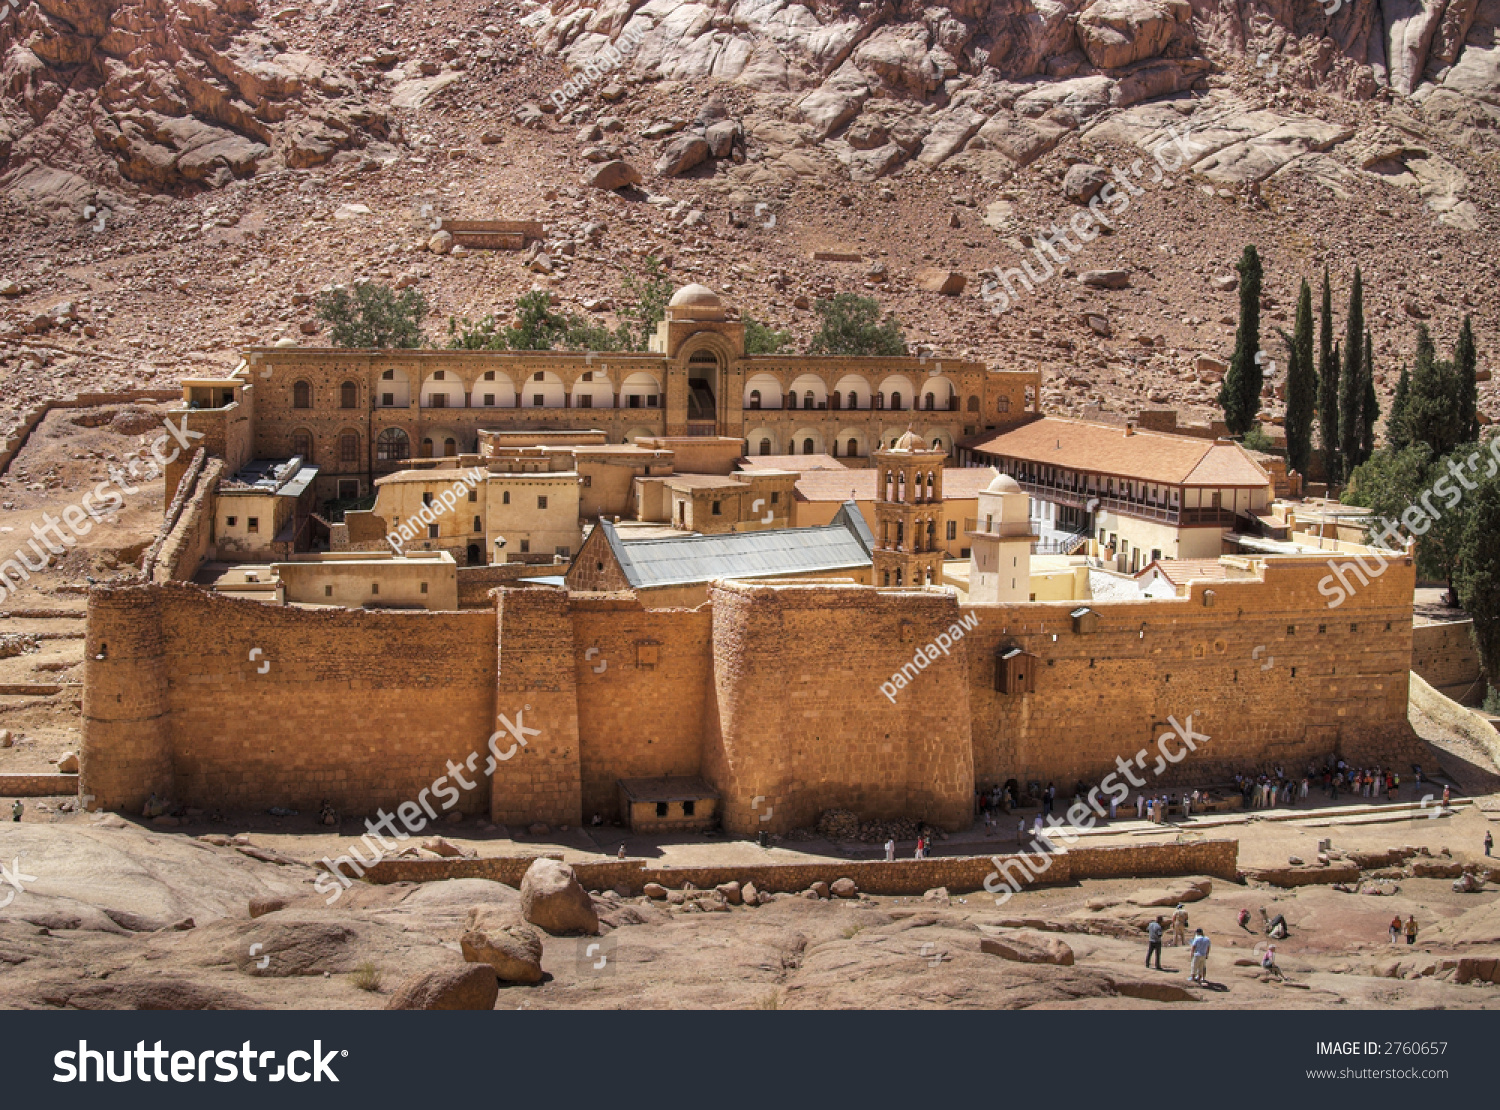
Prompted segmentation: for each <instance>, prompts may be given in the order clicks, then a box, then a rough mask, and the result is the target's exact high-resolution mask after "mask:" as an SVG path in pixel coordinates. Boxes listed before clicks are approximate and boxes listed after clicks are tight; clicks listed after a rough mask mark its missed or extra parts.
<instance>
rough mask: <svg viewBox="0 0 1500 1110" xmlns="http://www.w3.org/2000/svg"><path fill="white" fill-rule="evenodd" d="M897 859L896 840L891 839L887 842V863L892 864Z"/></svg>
mask: <svg viewBox="0 0 1500 1110" xmlns="http://www.w3.org/2000/svg"><path fill="white" fill-rule="evenodd" d="M895 859H896V839H895V837H891V838H889V839H887V840H886V842H885V862H886V863H892V862H894V861H895Z"/></svg>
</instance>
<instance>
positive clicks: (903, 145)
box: [0, 0, 1500, 433]
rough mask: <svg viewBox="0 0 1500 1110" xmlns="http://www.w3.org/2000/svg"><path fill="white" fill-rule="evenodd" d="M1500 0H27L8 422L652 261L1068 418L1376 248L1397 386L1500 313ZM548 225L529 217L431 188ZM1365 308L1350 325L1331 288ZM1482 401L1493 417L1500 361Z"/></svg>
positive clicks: (1175, 370)
mask: <svg viewBox="0 0 1500 1110" xmlns="http://www.w3.org/2000/svg"><path fill="white" fill-rule="evenodd" d="M1497 25H1500V0H1427V2H1425V3H1423V2H1418V0H1321V2H1318V3H1296V4H1293V3H1291V2H1290V0H1253V2H1250V3H1243V4H1235V5H1230V4H1210V3H1206V2H1204V0H1193V2H1189V0H1093V2H1092V3H1089V2H1087V0H957V2H955V3H954V4H952V5H950V6H947V7H941V8H940V7H936V6H925V7H924V6H920V5H915V4H909V3H902V4H896V3H891V2H889V0H888V2H885V3H880V4H876V3H872V2H863V3H855V2H852V0H847V2H835V3H827V2H824V3H813V4H789V3H786V2H785V0H740V2H737V3H732V2H729V0H711V2H697V3H685V2H681V0H649V2H644V3H642V2H639V0H604V2H603V3H600V4H598V5H597V6H590V5H586V4H582V3H580V2H578V0H559V2H557V3H554V4H552V5H550V6H545V7H544V6H540V5H538V4H536V3H534V2H532V0H519V2H512V0H493V2H491V0H434V2H433V3H431V4H427V5H424V6H421V7H418V6H415V5H403V4H396V3H392V2H390V0H324V2H322V3H319V4H315V5H309V6H305V7H291V6H286V7H278V6H276V5H275V4H274V3H271V4H267V5H264V6H258V5H257V4H256V3H255V2H254V0H232V2H229V3H223V4H209V3H206V2H195V0H26V2H25V3H24V4H21V5H19V6H18V5H17V4H16V0H11V3H10V4H9V5H6V7H5V14H4V15H3V16H0V80H3V85H0V88H3V90H4V91H3V93H0V228H3V230H4V231H5V234H4V236H3V237H0V410H3V411H0V433H3V432H4V431H6V430H7V429H8V428H9V427H10V426H11V425H12V424H13V423H15V421H16V420H17V419H18V418H19V414H20V413H22V412H24V411H25V410H26V409H27V408H28V407H30V406H32V405H34V404H35V402H36V401H38V400H40V399H42V398H45V397H47V396H56V395H60V394H66V393H74V392H78V391H80V390H83V389H91V388H110V387H124V386H140V385H156V386H161V385H164V384H170V382H171V381H173V380H174V379H175V378H176V377H178V376H179V375H182V374H185V373H191V372H198V371H203V370H214V369H223V368H225V367H230V366H233V365H234V363H235V361H236V360H237V352H238V349H239V348H240V347H242V346H244V345H247V344H251V343H271V342H275V341H278V340H287V341H295V342H300V343H319V342H326V338H325V334H324V333H323V332H322V331H321V329H320V325H319V323H318V322H317V321H316V320H315V318H314V313H313V304H312V302H313V300H314V298H315V296H316V294H317V292H318V291H319V290H320V289H323V288H326V287H328V286H330V285H332V284H336V283H349V282H353V281H360V280H372V281H382V282H386V283H389V284H393V285H402V286H412V285H415V286H417V287H418V288H420V289H421V290H422V291H423V293H424V294H425V296H426V297H427V299H428V301H429V303H430V304H431V305H432V308H433V316H432V318H431V319H430V320H429V324H428V332H429V335H430V336H431V337H432V339H433V341H434V342H442V341H443V336H444V334H445V331H446V324H447V318H448V317H449V316H459V317H470V318H478V317H479V316H483V315H485V314H487V313H491V312H496V311H498V312H500V313H502V314H503V313H505V312H507V311H509V309H510V307H511V306H512V305H513V303H514V300H515V297H516V296H518V295H519V294H520V293H523V292H525V291H526V290H527V289H530V288H534V287H541V288H545V289H547V290H549V291H550V292H551V293H552V295H553V298H554V300H555V301H556V303H557V304H558V306H559V307H560V308H562V309H563V310H565V311H568V312H575V313H581V314H586V315H589V316H592V317H593V318H595V319H597V320H598V322H600V323H603V324H605V325H608V326H613V324H614V323H615V322H616V319H617V316H616V314H617V312H618V310H619V309H620V307H621V304H622V301H621V298H622V288H621V279H622V277H623V276H624V275H626V274H635V273H639V272H640V271H641V270H642V268H643V265H644V261H645V259H646V257H648V256H656V257H657V258H660V259H663V260H665V262H666V263H667V273H668V275H669V276H670V277H671V278H672V280H673V281H674V282H677V283H679V284H680V283H685V282H687V281H701V282H703V283H705V284H708V285H710V286H713V287H715V288H716V289H718V290H719V291H720V292H722V293H723V294H724V295H725V298H726V300H727V301H728V302H729V303H731V304H735V305H738V306H740V307H741V308H742V309H743V310H744V311H745V312H747V313H750V314H752V315H754V316H755V317H756V318H757V319H759V320H762V321H764V322H766V323H768V324H771V325H772V326H774V327H776V328H779V329H782V330H786V331H788V332H790V333H791V334H792V335H793V336H794V339H795V341H796V342H797V343H799V344H800V343H802V342H804V341H805V340H806V339H807V337H808V336H810V334H811V332H812V330H813V328H814V325H815V317H814V314H813V311H812V309H813V305H814V302H815V301H816V299H817V298H818V297H820V296H827V295H829V294H831V293H834V292H845V291H852V292H859V293H862V294H865V295H869V296H874V297H876V298H878V299H879V300H880V302H881V304H882V306H883V307H884V308H886V309H888V310H890V311H893V312H895V313H896V314H897V315H898V316H899V317H900V319H901V320H902V322H903V323H904V324H905V325H906V329H907V334H908V339H909V340H910V341H911V342H913V343H914V344H918V345H922V346H923V347H925V348H926V349H931V350H934V351H940V352H949V353H953V354H958V355H965V356H969V357H975V358H980V359H983V360H985V361H986V362H988V363H989V364H991V365H993V366H996V367H1013V366H1019V367H1026V368H1030V367H1033V366H1040V367H1041V368H1042V369H1043V370H1044V372H1045V389H1044V403H1045V404H1046V405H1047V406H1048V407H1049V408H1051V409H1053V410H1055V411H1061V412H1073V413H1078V414H1083V413H1094V412H1131V411H1134V410H1135V409H1136V408H1138V407H1140V406H1142V405H1152V406H1172V407H1176V408H1179V409H1181V410H1182V411H1183V413H1184V417H1185V418H1198V419H1202V418H1205V417H1207V416H1210V415H1213V413H1214V411H1215V410H1214V396H1215V393H1216V391H1217V380H1218V377H1219V375H1220V374H1221V373H1222V366H1223V362H1224V360H1225V359H1226V358H1227V355H1228V352H1229V349H1230V347H1231V344H1232V337H1233V326H1234V322H1235V317H1234V312H1235V290H1234V280H1233V269H1232V267H1233V264H1234V261H1235V259H1236V258H1237V257H1238V255H1239V253H1240V251H1241V249H1242V248H1243V247H1244V245H1245V244H1247V243H1254V244H1256V245H1257V247H1258V248H1259V249H1260V251H1261V255H1262V258H1263V259H1264V261H1265V269H1266V287H1265V313H1264V320H1263V325H1264V328H1265V334H1264V339H1265V341H1266V344H1267V358H1268V365H1267V368H1268V369H1270V370H1271V374H1270V384H1269V385H1268V391H1267V399H1266V402H1267V406H1268V412H1269V415H1270V417H1271V418H1272V419H1273V420H1274V419H1275V418H1276V417H1277V414H1278V413H1279V408H1278V401H1277V398H1276V392H1277V380H1278V377H1279V374H1278V373H1277V371H1276V369H1275V368H1274V365H1275V364H1282V365H1283V366H1284V361H1285V356H1284V353H1282V352H1281V350H1280V347H1279V341H1278V340H1276V338H1275V333H1274V331H1273V330H1272V329H1273V328H1275V327H1277V326H1282V327H1289V326H1290V317H1291V308H1292V307H1293V303H1294V299H1295V296H1296V288H1297V282H1298V281H1299V280H1300V279H1301V278H1303V277H1307V278H1309V279H1316V278H1317V277H1318V276H1320V274H1321V271H1322V268H1323V267H1324V266H1327V267H1329V268H1330V270H1331V271H1332V273H1333V278H1334V289H1335V294H1334V296H1335V303H1336V306H1337V308H1338V310H1339V311H1340V312H1341V311H1342V303H1343V299H1344V296H1345V291H1346V290H1347V287H1348V283H1349V281H1350V278H1351V276H1352V269H1353V266H1354V264H1355V263H1359V264H1360V265H1361V266H1362V267H1363V269H1364V277H1365V304H1366V314H1367V317H1368V318H1369V320H1370V322H1371V328H1372V331H1373V333H1374V339H1375V367H1376V380H1377V387H1378V389H1379V391H1380V392H1381V394H1382V403H1385V402H1386V400H1388V398H1389V395H1390V391H1391V389H1392V387H1393V386H1394V384H1395V379H1396V376H1397V374H1398V372H1399V369H1400V366H1401V363H1402V362H1403V361H1405V360H1407V359H1409V357H1410V351H1411V349H1412V345H1413V338H1414V331H1415V328H1416V326H1417V325H1418V324H1419V323H1422V322H1425V323H1427V324H1428V325H1429V326H1430V327H1431V328H1432V330H1433V333H1434V336H1435V337H1436V339H1437V342H1438V343H1439V345H1440V347H1446V346H1447V345H1448V344H1450V343H1451V342H1452V339H1453V337H1454V336H1455V335H1456V333H1457V330H1458V325H1459V322H1460V321H1461V319H1462V317H1463V316H1464V315H1465V314H1468V313H1472V314H1473V315H1474V318H1475V326H1476V331H1477V333H1478V336H1479V346H1480V352H1481V367H1482V370H1481V374H1482V376H1484V375H1485V374H1486V370H1485V369H1484V367H1486V366H1487V363H1488V360H1489V355H1490V352H1491V351H1492V350H1494V349H1495V342H1496V339H1497V331H1500V327H1497V325H1500V319H1497V317H1496V314H1495V311H1494V308H1493V303H1494V300H1493V297H1492V296H1491V295H1489V294H1490V291H1491V290H1492V288H1493V286H1494V283H1495V280H1496V278H1497V277H1500V270H1497V267H1496V265H1495V263H1494V261H1493V258H1494V257H1495V255H1496V245H1497V244H1496V236H1495V228H1496V227H1497V200H1500V189H1497V185H1500V179H1497V163H1496V138H1497V134H1500V133H1497V131H1496V119H1497V111H1500V107H1497V106H1500V76H1497V74H1496V72H1495V69H1496V66H1497V64H1500V62H1497V59H1500V45H1497V43H1496V36H1495V28H1496V26H1497ZM439 216H448V217H454V218H470V219H472V218H517V219H535V220H539V221H541V222H542V223H543V224H544V225H545V228H546V238H545V239H544V240H543V241H539V242H537V243H533V244H532V246H531V248H530V249H529V250H528V251H526V252H524V253H516V252H508V251H482V250H481V251H476V250H469V251H465V250H463V249H462V248H457V249H450V247H451V244H450V243H448V242H445V241H444V237H443V236H434V235H433V230H432V222H433V220H434V219H435V218H436V217H439ZM1340 325H1341V321H1340ZM1481 389H1482V391H1483V392H1482V406H1483V408H1484V410H1485V412H1486V415H1487V416H1489V417H1497V416H1500V404H1497V398H1496V396H1495V393H1494V392H1493V389H1494V386H1493V383H1491V382H1489V381H1486V382H1484V384H1483V385H1482V386H1481Z"/></svg>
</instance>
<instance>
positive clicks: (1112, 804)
mask: <svg viewBox="0 0 1500 1110" xmlns="http://www.w3.org/2000/svg"><path fill="white" fill-rule="evenodd" d="M1119 805H1120V799H1119V798H1116V797H1115V796H1114V795H1113V794H1111V795H1110V796H1109V819H1110V820H1111V821H1113V820H1114V819H1115V810H1116V809H1117V808H1118V807H1119ZM1485 855H1489V853H1488V852H1486V853H1485Z"/></svg>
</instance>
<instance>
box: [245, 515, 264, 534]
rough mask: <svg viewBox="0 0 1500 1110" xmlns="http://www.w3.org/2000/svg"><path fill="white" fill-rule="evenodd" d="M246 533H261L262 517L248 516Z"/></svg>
mask: <svg viewBox="0 0 1500 1110" xmlns="http://www.w3.org/2000/svg"><path fill="white" fill-rule="evenodd" d="M245 531H247V532H250V533H251V534H254V533H256V532H259V531H260V517H258V516H247V517H246V518H245Z"/></svg>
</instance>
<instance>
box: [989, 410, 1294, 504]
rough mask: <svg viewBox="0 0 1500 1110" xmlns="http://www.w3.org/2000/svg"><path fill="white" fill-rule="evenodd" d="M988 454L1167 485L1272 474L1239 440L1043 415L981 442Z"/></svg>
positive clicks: (1236, 482) (1231, 483) (1232, 481)
mask: <svg viewBox="0 0 1500 1110" xmlns="http://www.w3.org/2000/svg"><path fill="white" fill-rule="evenodd" d="M975 450H976V451H979V452H982V453H983V454H985V455H989V456H991V457H999V458H1008V459H1019V460H1022V461H1025V462H1033V463H1037V464H1040V465H1043V466H1055V467H1060V468H1062V469H1064V470H1078V471H1084V472H1091V473H1095V474H1104V475H1109V476H1112V477H1116V478H1127V479H1132V480H1134V481H1138V482H1156V483H1161V484H1165V485H1171V486H1205V487H1212V488H1215V489H1220V488H1225V487H1237V488H1259V487H1263V486H1269V485H1270V484H1271V476H1270V475H1269V474H1267V473H1266V472H1265V471H1264V470H1262V469H1261V468H1260V466H1259V465H1257V464H1256V462H1255V460H1254V459H1253V458H1251V457H1250V454H1249V452H1247V451H1246V450H1245V449H1244V448H1243V447H1241V446H1240V445H1239V444H1237V443H1227V442H1219V441H1217V440H1212V439H1198V438H1196V437H1193V436H1176V435H1167V434H1165V433H1162V432H1142V431H1136V432H1134V433H1132V434H1130V435H1127V434H1126V433H1125V429H1124V428H1122V427H1119V426H1117V425H1113V424H1090V423H1087V422H1085V421H1082V420H1064V419H1062V418H1060V417H1055V416H1047V417H1043V418H1042V419H1040V420H1035V421H1032V422H1031V423H1030V424H1025V425H1022V426H1021V427H1019V428H1017V429H1015V430H1014V431H1010V432H1004V433H1002V434H1001V435H998V436H995V437H994V438H993V439H990V440H988V441H986V442H985V443H982V444H979V445H978V446H977V447H976V448H975Z"/></svg>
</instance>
